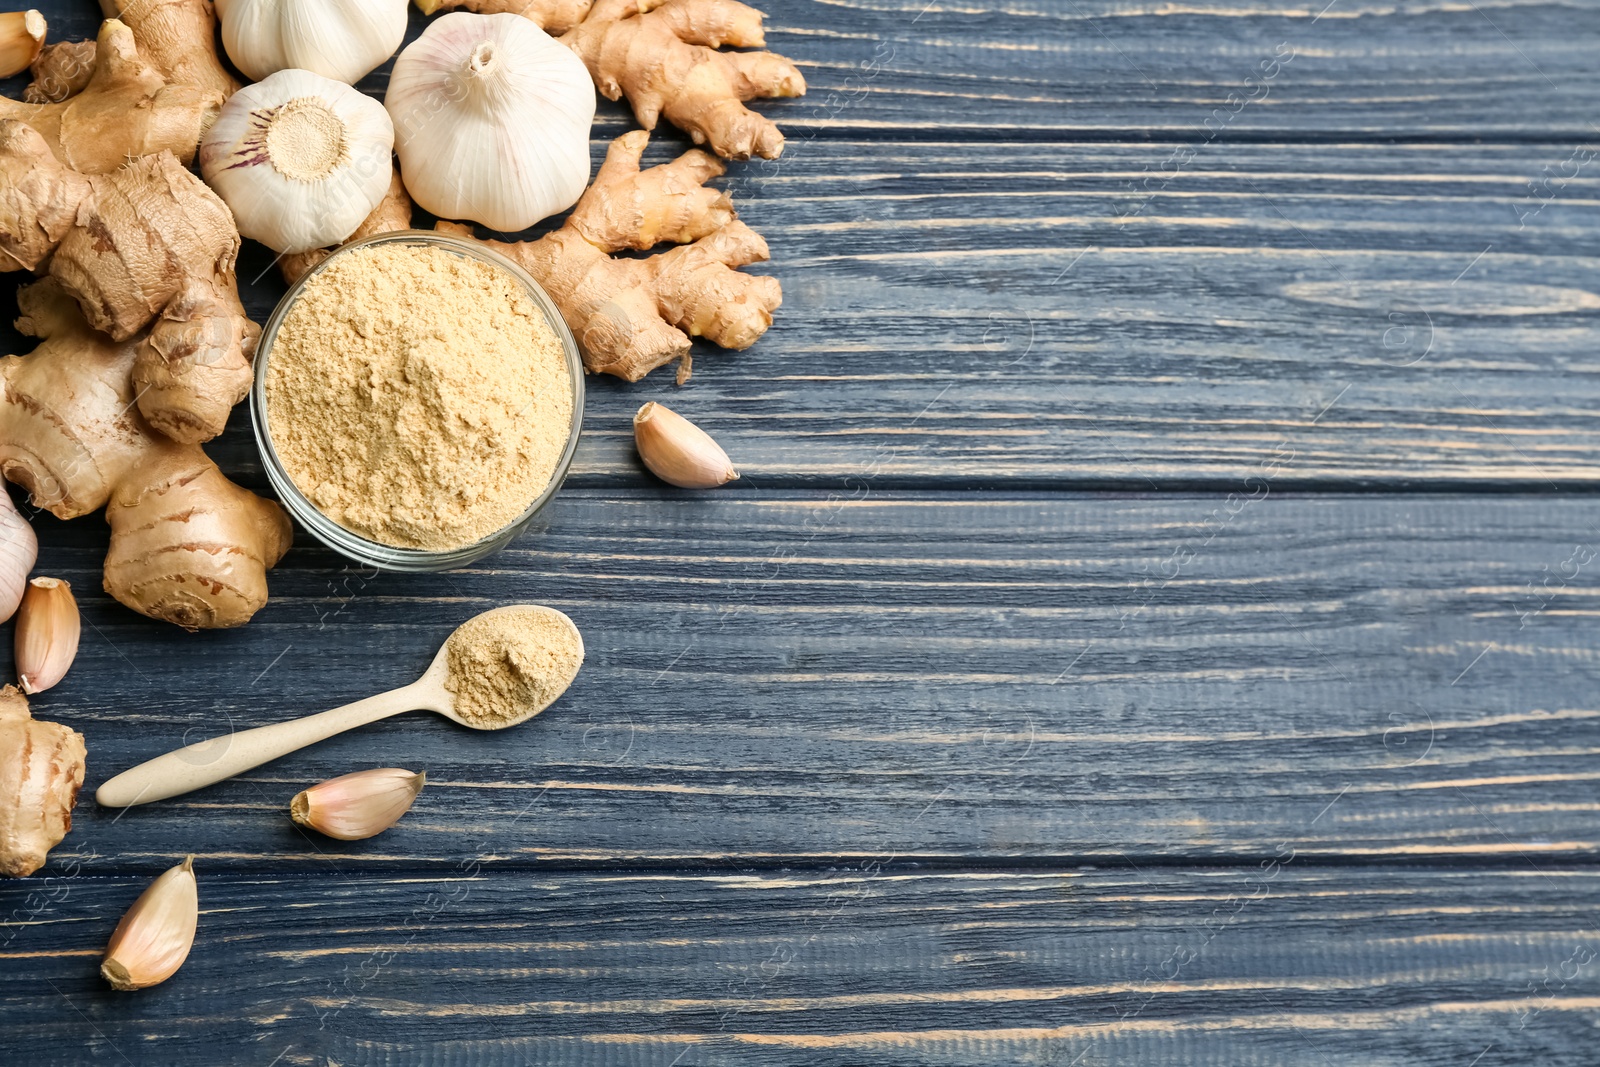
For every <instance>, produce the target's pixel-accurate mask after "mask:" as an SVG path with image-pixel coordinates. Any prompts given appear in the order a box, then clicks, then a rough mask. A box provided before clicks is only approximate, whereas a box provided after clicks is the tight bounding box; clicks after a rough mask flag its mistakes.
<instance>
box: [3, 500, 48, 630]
mask: <svg viewBox="0 0 1600 1067" xmlns="http://www.w3.org/2000/svg"><path fill="white" fill-rule="evenodd" d="M38 558H39V539H38V538H37V537H35V536H34V534H33V527H32V526H30V525H29V524H28V520H27V519H25V518H23V517H22V513H21V512H20V511H18V510H17V505H16V502H15V501H14V500H12V499H11V494H10V493H8V492H6V491H5V488H4V487H3V486H0V622H5V621H6V620H7V619H9V618H11V616H13V615H15V614H16V613H17V608H18V606H19V605H21V603H22V595H23V593H24V592H26V591H27V588H28V572H29V571H31V570H33V565H34V563H35V562H37V561H38Z"/></svg>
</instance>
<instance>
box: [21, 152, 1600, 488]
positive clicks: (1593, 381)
mask: <svg viewBox="0 0 1600 1067" xmlns="http://www.w3.org/2000/svg"><path fill="white" fill-rule="evenodd" d="M658 149H659V151H658V153H657V154H658V157H659V158H666V157H667V155H668V154H669V148H668V147H667V146H658ZM1166 151H1167V149H1165V148H1159V147H1158V148H1152V147H1150V146H1105V145H1085V144H1079V145H1064V146H1040V145H1023V144H1011V145H981V146H973V145H897V146H889V145H883V144H867V143H836V142H818V143H816V144H814V145H811V146H808V150H807V153H806V154H802V155H799V156H797V158H796V160H795V166H794V168H793V170H792V171H789V172H786V173H782V174H779V175H777V176H769V177H760V176H757V175H755V174H753V173H746V174H745V175H744V176H743V177H741V178H739V179H738V180H737V181H736V182H734V188H735V191H736V193H737V194H738V196H739V200H740V203H741V205H742V209H743V211H744V213H745V216H746V217H747V218H748V219H749V220H750V222H751V223H752V224H753V225H755V226H756V227H758V228H759V229H760V230H761V231H762V232H764V233H765V234H766V235H767V236H768V238H769V240H770V242H771V244H772V247H773V254H774V262H773V263H772V264H770V265H768V266H767V267H766V268H765V269H768V270H770V271H771V272H772V273H774V274H776V275H777V276H779V277H780V278H781V279H782V280H783V283H784V286H785V304H784V307H783V308H782V309H781V311H780V312H779V315H778V319H777V322H776V324H775V326H774V328H773V329H772V331H771V332H770V333H769V334H768V335H767V336H766V337H765V338H763V339H762V340H761V342H760V343H759V344H758V345H756V347H754V348H753V349H751V350H749V351H746V352H742V353H724V352H721V351H711V350H708V351H706V352H702V353H701V354H700V357H699V360H698V363H697V373H696V375H695V378H694V380H693V381H691V382H690V384H689V385H688V386H686V387H685V388H683V389H681V390H678V389H674V388H673V386H672V384H671V380H670V375H668V374H658V375H656V376H655V377H654V378H652V379H650V380H648V381H646V382H644V383H641V384H639V385H636V386H629V385H627V384H625V383H621V382H617V381H615V380H613V379H610V378H596V379H591V380H590V383H589V386H590V388H589V414H588V418H587V421H586V425H587V430H586V435H585V440H584V443H583V445H582V446H581V449H580V453H579V457H578V461H577V465H576V468H575V471H576V473H575V475H574V484H575V485H585V486H620V485H635V484H641V482H642V481H646V480H647V479H646V478H645V476H644V475H643V473H642V470H641V468H640V467H639V466H638V463H637V460H636V459H635V458H634V456H633V450H632V435H631V428H630V419H631V416H632V413H633V411H634V410H635V409H636V408H637V407H638V405H639V404H640V403H642V402H643V401H644V400H646V399H658V400H664V401H666V402H668V403H670V404H672V405H674V406H676V407H677V408H679V409H680V410H682V411H683V412H685V413H686V414H688V415H690V416H691V417H694V418H697V419H700V420H701V421H703V422H704V424H705V425H706V426H707V427H708V428H709V429H711V430H712V431H713V432H714V433H715V434H716V435H717V436H718V437H719V438H720V439H721V440H722V441H723V442H724V444H725V445H726V446H727V447H728V449H729V451H730V453H731V454H732V455H733V456H734V457H735V459H736V460H737V461H738V463H739V465H740V466H741V468H742V469H743V471H744V473H745V478H744V479H743V480H742V481H741V482H740V483H738V484H737V485H735V486H733V487H730V490H729V491H732V492H745V491H749V490H752V489H760V488H772V487H785V486H787V487H795V486H819V485H820V486H828V487H835V486H846V487H853V486H855V485H857V484H860V483H861V482H862V481H866V482H870V483H871V484H872V485H874V486H877V487H886V486H934V487H938V486H966V485H994V484H997V483H998V482H999V481H1000V480H1002V479H1003V480H1005V481H1006V482H1007V483H1008V484H1013V485H1023V486H1029V485H1031V486H1075V487H1097V486H1113V487H1129V488H1149V487H1151V486H1152V485H1156V486H1164V487H1172V486H1177V487H1184V486H1196V485H1205V486H1208V487H1209V486H1223V485H1236V484H1238V483H1239V482H1240V481H1241V480H1243V479H1244V478H1246V477H1249V476H1250V475H1251V474H1252V473H1253V472H1255V471H1257V470H1258V469H1259V468H1260V467H1261V466H1262V465H1263V464H1267V463H1273V464H1278V465H1279V466H1280V468H1281V469H1280V470H1279V471H1278V478H1279V479H1280V481H1281V483H1282V484H1299V485H1323V486H1327V485H1330V484H1331V485H1335V486H1348V485H1386V486H1394V485H1434V484H1439V483H1446V484H1453V485H1464V486H1476V485H1483V484H1485V483H1495V484H1501V485H1518V484H1537V485H1540V486H1546V487H1548V486H1551V485H1560V486H1590V485H1594V484H1596V479H1597V477H1600V474H1597V469H1596V467H1595V464H1594V463H1593V447H1594V442H1595V441H1596V440H1597V434H1600V418H1597V412H1600V375H1597V374H1596V369H1595V363H1594V359H1593V351H1594V345H1595V339H1596V333H1595V329H1594V320H1595V313H1596V311H1595V309H1596V308H1597V307H1600V290H1597V289H1596V288H1595V285H1594V278H1595V276H1596V271H1597V268H1600V260H1597V259H1596V257H1595V255H1594V249H1595V248H1596V247H1600V232H1597V230H1596V218H1597V217H1600V216H1597V213H1596V211H1595V206H1596V204H1597V203H1600V185H1597V183H1596V179H1595V177H1594V174H1593V172H1592V171H1589V170H1585V171H1584V172H1583V173H1582V174H1580V175H1579V176H1578V177H1577V178H1575V179H1572V180H1571V181H1570V182H1569V183H1568V184H1567V185H1565V186H1563V187H1561V188H1560V189H1556V190H1554V195H1553V196H1552V198H1551V199H1549V200H1548V202H1546V200H1544V199H1541V198H1540V197H1542V196H1544V195H1546V194H1540V196H1538V197H1536V196H1533V195H1532V194H1531V193H1530V192H1529V190H1528V188H1527V186H1526V182H1527V179H1528V177H1529V176H1531V175H1536V174H1537V167H1536V166H1535V164H1536V163H1537V162H1538V161H1540V160H1551V161H1555V162H1557V163H1559V162H1560V161H1561V160H1563V159H1566V158H1567V157H1569V156H1570V155H1571V154H1572V153H1573V152H1574V151H1579V152H1584V151H1588V150H1587V149H1584V148H1582V147H1581V146H1577V145H1542V146H1517V147H1505V146H1498V147H1497V146H1482V145H1479V146H1471V147H1442V146H1430V145H1389V146H1365V147H1359V146H1358V147H1352V146H1348V145H1345V146H1318V145H1310V146H1294V145H1263V146H1231V147H1228V148H1227V149H1226V150H1216V151H1212V152H1208V153H1207V154H1205V155H1204V156H1203V157H1200V158H1197V159H1196V160H1195V162H1194V163H1193V165H1192V169H1188V170H1185V171H1184V172H1182V173H1180V174H1177V175H1175V176H1173V177H1172V178H1171V180H1170V183H1169V184H1160V183H1158V184H1156V185H1155V186H1154V187H1153V189H1152V191H1151V193H1149V194H1145V195H1143V196H1141V197H1134V196H1131V195H1130V192H1129V186H1130V185H1133V184H1136V183H1142V182H1143V180H1144V179H1143V178H1142V177H1141V170H1140V168H1141V167H1143V166H1147V165H1148V166H1153V167H1159V164H1160V162H1161V159H1162V158H1163V156H1164V154H1165V153H1166ZM1162 181H1165V179H1162ZM1552 189H1554V187H1552ZM270 265H271V259H270V257H269V256H268V255H266V253H265V252H264V250H262V249H260V248H254V249H253V251H251V252H250V253H249V254H247V255H246V257H245V263H244V268H243V272H242V274H243V277H244V278H245V279H246V281H250V280H251V279H254V278H257V277H258V276H261V281H260V282H259V283H258V284H254V285H249V286H247V288H246V297H247V300H248V302H249V305H250V308H251V311H252V313H253V314H254V315H255V316H256V317H257V318H258V319H264V318H265V317H266V315H267V314H268V312H269V311H270V308H271V306H272V305H273V303H274V302H275V301H276V300H277V299H278V297H279V295H280V294H281V292H282V286H281V285H280V284H279V283H278V282H277V280H276V277H275V276H274V274H273V272H272V271H271V269H270ZM0 342H3V343H4V344H5V345H6V346H7V348H8V349H9V350H12V351H26V350H27V348H28V347H29V343H28V342H27V341H25V340H24V339H22V338H20V337H17V336H15V335H14V334H10V333H7V334H5V335H3V336H0ZM215 454H216V455H217V456H218V458H219V460H220V461H221V462H222V463H223V465H224V468H225V469H227V470H229V471H230V472H233V473H235V474H236V475H237V476H239V477H241V478H243V479H244V480H246V481H247V482H249V483H250V484H253V485H259V484H261V482H260V475H259V473H258V471H257V470H256V459H255V445H254V441H253V438H252V437H251V435H250V432H249V426H248V415H247V413H246V412H245V411H243V410H240V411H238V412H237V413H236V414H235V417H234V429H233V431H232V432H231V433H230V435H229V436H228V437H227V438H226V439H225V440H224V441H223V442H222V443H220V444H219V445H218V446H216V448H215Z"/></svg>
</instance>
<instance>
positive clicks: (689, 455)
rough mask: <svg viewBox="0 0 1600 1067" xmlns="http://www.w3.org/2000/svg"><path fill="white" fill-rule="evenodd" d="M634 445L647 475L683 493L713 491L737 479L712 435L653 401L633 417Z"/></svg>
mask: <svg viewBox="0 0 1600 1067" xmlns="http://www.w3.org/2000/svg"><path fill="white" fill-rule="evenodd" d="M633 443H634V445H635V447H637V448H638V450H639V458H640V459H642V460H644V465H645V466H646V467H649V468H650V472H651V473H652V474H654V475H655V476H656V477H657V478H660V479H661V480H662V481H664V482H667V483H668V484H670V485H676V486H681V487H682V488H684V489H715V488H716V487H717V486H719V485H722V484H724V483H726V482H731V481H733V480H734V479H735V478H737V477H739V472H738V471H736V470H734V469H733V463H732V462H731V461H730V460H729V459H728V454H727V453H726V452H724V451H723V450H722V446H721V445H719V444H717V443H716V442H715V441H713V440H712V439H711V435H710V434H708V433H706V432H705V431H704V430H702V429H701V428H700V427H698V426H696V425H695V424H694V423H692V422H690V421H689V420H688V419H686V418H684V417H683V416H682V415H679V414H678V413H677V412H676V411H673V410H672V409H671V408H669V407H666V406H665V405H662V404H657V403H656V402H655V401H653V400H652V401H650V402H649V403H647V404H645V405H644V406H643V407H641V408H640V409H639V410H638V412H636V413H635V414H634V416H633Z"/></svg>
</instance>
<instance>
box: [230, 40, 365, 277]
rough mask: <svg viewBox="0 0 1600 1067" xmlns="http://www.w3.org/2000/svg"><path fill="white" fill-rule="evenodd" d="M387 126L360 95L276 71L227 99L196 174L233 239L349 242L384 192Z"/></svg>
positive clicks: (276, 245)
mask: <svg viewBox="0 0 1600 1067" xmlns="http://www.w3.org/2000/svg"><path fill="white" fill-rule="evenodd" d="M393 149H394V125H393V123H391V122H390V121H389V113H388V112H387V111H385V110H384V109H383V105H382V104H380V103H378V102H377V101H376V100H374V99H372V97H370V96H367V95H366V94H365V93H360V92H357V91H356V90H354V89H352V88H350V86H348V85H344V84H342V83H340V82H336V81H332V80H330V79H328V78H324V77H322V76H321V75H319V74H313V73H311V72H310V71H305V70H281V71H279V72H278V73H276V74H274V75H272V76H271V77H269V78H267V79H266V80H264V81H261V82H257V83H256V84H255V85H247V86H245V87H244V88H243V89H240V90H239V91H238V92H236V93H234V94H233V96H231V97H230V98H229V99H228V102H227V103H226V104H224V105H223V106H222V111H221V112H220V113H219V114H218V115H217V121H216V122H214V123H212V125H211V128H210V129H209V130H207V131H206V134H205V136H204V137H203V138H202V139H201V141H200V173H201V174H202V175H203V176H204V177H205V180H206V182H207V183H208V184H209V185H210V186H211V188H212V189H214V190H216V192H217V195H218V196H220V197H222V199H223V201H224V202H226V203H227V205H228V208H229V210H230V211H232V212H233V217H234V221H235V222H237V223H238V225H239V232H240V233H241V234H243V235H244V236H246V237H249V238H252V239H253V240H257V241H260V242H261V243H262V244H264V245H266V246H267V247H268V248H271V249H272V250H273V251H276V252H285V253H297V252H307V251H310V250H311V249H313V248H323V247H325V246H327V245H336V244H339V243H340V242H341V241H343V240H344V239H345V238H347V237H349V236H350V235H351V234H352V233H353V232H355V229H356V227H357V226H359V225H361V223H362V222H363V221H364V220H365V219H366V217H367V215H368V214H370V213H371V211H372V209H373V208H375V207H377V206H378V202H379V201H380V200H382V199H383V197H384V194H385V193H387V192H388V191H389V176H390V174H391V171H392V168H391V164H390V157H391V154H392V152H393Z"/></svg>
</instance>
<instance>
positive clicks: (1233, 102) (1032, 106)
mask: <svg viewBox="0 0 1600 1067" xmlns="http://www.w3.org/2000/svg"><path fill="white" fill-rule="evenodd" d="M756 6H758V7H761V8H763V9H764V10H765V11H766V13H767V44H768V47H770V48H771V49H773V50H774V51H777V52H780V53H782V54H784V55H786V56H789V57H790V58H792V59H794V60H795V61H796V62H797V63H798V65H799V66H800V68H801V70H802V71H803V72H804V73H805V76H806V80H807V83H808V87H809V92H808V94H807V96H806V97H805V98H804V99H803V100H800V101H796V102H787V103H772V104H762V105H758V106H760V107H761V108H763V109H764V110H767V111H769V112H770V113H772V114H773V115H774V116H775V117H778V118H779V121H780V123H781V124H782V126H783V128H784V131H785V133H786V134H787V135H788V137H789V139H790V141H791V142H793V141H796V140H804V139H808V138H813V137H818V138H826V137H835V136H844V137H852V138H853V137H861V136H871V137H881V138H886V139H891V140H895V139H905V138H916V137H921V138H927V137H934V138H941V137H943V136H946V135H948V134H949V133H950V132H952V131H959V132H960V133H961V134H962V135H963V136H967V137H975V138H979V139H987V140H992V139H997V138H999V139H1005V138H1018V139H1071V138H1078V137H1084V136H1094V137H1099V138H1105V139H1110V140H1137V139H1144V138H1159V139H1173V138H1180V139H1181V138H1186V137H1188V136H1189V135H1191V134H1192V133H1193V132H1194V131H1197V130H1204V129H1205V128H1206V124H1207V122H1208V121H1209V122H1210V123H1211V124H1212V126H1213V127H1215V126H1219V125H1220V126H1221V127H1223V128H1224V132H1223V134H1222V135H1223V136H1225V137H1226V138H1228V139H1232V140H1247V139H1250V138H1252V137H1262V136H1266V137H1273V136H1282V135H1285V134H1289V135H1291V136H1293V137H1302V138H1310V139H1316V140H1326V139H1329V138H1339V137H1359V138H1367V139H1378V140H1389V139H1392V138H1396V137H1412V136H1429V137H1440V138H1449V139H1454V140H1469V141H1475V140H1480V139H1491V140H1493V139H1500V140H1509V141H1521V140H1527V139H1530V138H1536V137H1538V136H1539V135H1541V134H1545V135H1548V134H1557V135H1560V136H1562V137H1579V138H1592V137H1593V135H1594V132H1595V125H1594V103H1595V88H1594V85H1595V80H1594V79H1595V75H1596V74H1597V73H1600V60H1597V59H1596V57H1595V54H1594V50H1593V48H1592V47H1590V42H1591V41H1592V39H1593V37H1594V35H1595V33H1596V32H1600V9H1597V7H1596V5H1595V4H1594V3H1593V2H1592V0H1574V2H1551V0H1484V2H1481V3H1468V4H1460V3H1452V2H1447V0H1422V2H1418V3H1408V4H1405V5H1395V4H1393V3H1391V2H1389V0H1331V2H1328V0H1314V2H1312V3H1308V4H1301V3H1285V2H1282V0H1253V2H1251V0H1244V2H1241V0H1192V2H1186V3H1182V4H1157V3H1148V2H1130V0H1021V2H1008V3H1005V4H997V3H970V2H964V3H951V2H944V0H932V2H929V0H782V2H781V3H778V2H773V3H766V4H758V5H756ZM41 10H43V11H44V13H45V14H46V15H47V16H48V17H49V19H50V39H51V40H66V39H74V38H76V39H83V38H92V37H93V36H94V30H95V27H96V25H97V24H98V21H99V20H98V13H97V12H96V10H95V5H94V4H92V3H90V2H88V0H47V2H46V3H44V4H43V5H42V7H41ZM425 24H426V22H425V20H424V19H423V18H422V17H421V16H420V15H419V14H418V13H417V12H416V11H415V10H413V11H412V17H411V26H410V30H409V32H408V34H407V39H408V40H410V39H414V38H415V37H416V36H417V35H418V34H419V33H420V32H421V30H422V27H423V26H424V25H425ZM387 70H388V65H387V64H386V65H385V66H384V67H382V68H380V69H379V70H378V71H377V72H375V73H374V74H373V75H371V76H370V77H368V78H367V79H366V80H364V81H363V82H362V83H361V87H362V88H363V89H367V90H369V91H372V92H375V93H378V94H381V93H382V91H383V89H384V87H385V86H386V85H387ZM11 84H12V85H13V86H20V84H21V81H16V82H13V83H11ZM8 92H12V93H13V94H14V93H15V89H14V88H13V89H8ZM629 121H630V119H629V117H628V114H627V112H626V111H625V110H624V109H623V108H622V107H620V106H615V105H611V106H602V108H601V126H600V131H599V132H601V133H604V134H606V135H608V136H609V135H614V134H615V133H617V132H620V131H621V130H622V129H624V128H627V124H628V123H629Z"/></svg>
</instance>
